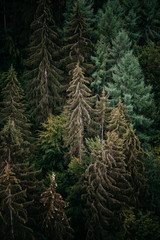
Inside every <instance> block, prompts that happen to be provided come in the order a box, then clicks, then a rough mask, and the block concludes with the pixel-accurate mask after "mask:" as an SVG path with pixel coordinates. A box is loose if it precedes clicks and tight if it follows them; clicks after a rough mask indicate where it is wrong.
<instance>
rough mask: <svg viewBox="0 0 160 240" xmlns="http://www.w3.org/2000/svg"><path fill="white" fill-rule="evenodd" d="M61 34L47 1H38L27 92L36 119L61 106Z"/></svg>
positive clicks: (44, 118) (29, 52)
mask: <svg viewBox="0 0 160 240" xmlns="http://www.w3.org/2000/svg"><path fill="white" fill-rule="evenodd" d="M59 49H60V47H59V36H58V33H57V27H56V25H55V22H54V20H53V17H52V13H51V10H50V6H49V3H48V0H39V1H38V6H37V9H36V13H35V17H34V21H33V22H32V24H31V37H30V43H29V46H28V49H27V51H28V59H27V60H26V66H27V67H28V72H27V75H26V78H27V79H28V84H27V86H28V87H27V92H28V98H29V102H30V105H31V113H32V116H33V117H34V118H36V120H37V122H39V121H44V120H46V119H47V117H48V114H49V113H52V112H55V111H57V110H56V109H57V108H58V107H59V106H60V99H61V97H60V87H61V84H60V82H61V81H62V79H63V78H62V71H61V70H60V68H59V64H58V61H59Z"/></svg>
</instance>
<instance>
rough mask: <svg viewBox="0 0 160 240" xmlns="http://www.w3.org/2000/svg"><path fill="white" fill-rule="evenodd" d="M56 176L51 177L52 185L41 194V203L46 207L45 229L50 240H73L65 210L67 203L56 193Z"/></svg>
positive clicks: (44, 215) (44, 212) (44, 216)
mask: <svg viewBox="0 0 160 240" xmlns="http://www.w3.org/2000/svg"><path fill="white" fill-rule="evenodd" d="M56 187H57V184H56V181H55V174H54V173H53V174H52V175H51V179H50V185H49V187H48V188H46V189H45V191H44V192H43V193H42V194H41V203H42V204H43V206H44V211H43V228H44V229H45V233H46V236H47V237H49V238H48V239H52V238H53V237H54V239H56V240H63V239H64V238H65V239H72V231H73V230H72V229H71V227H70V225H69V221H68V219H67V216H66V214H65V211H64V208H65V207H67V203H66V202H64V201H63V199H62V196H61V195H60V194H59V193H56Z"/></svg>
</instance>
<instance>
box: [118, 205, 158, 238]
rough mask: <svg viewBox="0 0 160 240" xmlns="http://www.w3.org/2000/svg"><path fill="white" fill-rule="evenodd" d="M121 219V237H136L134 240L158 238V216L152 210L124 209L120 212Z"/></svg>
mask: <svg viewBox="0 0 160 240" xmlns="http://www.w3.org/2000/svg"><path fill="white" fill-rule="evenodd" d="M120 215H121V219H122V232H123V235H124V236H123V238H122V239H129V240H132V239H136V240H146V239H151V240H155V239H157V240H158V239H159V237H160V230H159V226H160V223H159V220H158V217H157V216H155V215H154V213H153V212H150V211H146V212H142V211H138V212H137V211H136V209H134V208H129V209H124V210H123V211H122V212H121V214H120Z"/></svg>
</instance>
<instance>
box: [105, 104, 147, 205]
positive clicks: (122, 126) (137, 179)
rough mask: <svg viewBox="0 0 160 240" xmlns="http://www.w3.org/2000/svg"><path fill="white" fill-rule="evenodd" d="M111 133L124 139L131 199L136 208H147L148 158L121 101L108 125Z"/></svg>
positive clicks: (110, 117)
mask: <svg viewBox="0 0 160 240" xmlns="http://www.w3.org/2000/svg"><path fill="white" fill-rule="evenodd" d="M107 129H108V131H109V132H115V133H116V134H118V137H119V138H120V139H123V141H124V144H123V153H124V155H125V163H126V169H127V171H128V172H129V173H130V176H131V177H130V184H131V186H132V188H133V191H132V194H131V196H130V198H131V199H132V203H133V205H134V206H135V207H136V208H141V207H143V206H145V203H146V198H147V194H148V193H147V184H146V179H145V167H144V163H143V158H144V156H145V157H148V156H147V154H146V153H145V152H144V150H143V149H142V147H141V143H140V141H139V139H138V137H137V136H136V134H135V131H134V130H133V128H132V126H131V120H130V119H129V116H128V115H127V112H126V111H125V107H124V105H123V104H122V102H121V101H119V103H118V105H117V106H116V107H115V108H113V109H112V111H111V113H110V116H109V121H108V125H107Z"/></svg>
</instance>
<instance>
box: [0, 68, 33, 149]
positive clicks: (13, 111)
mask: <svg viewBox="0 0 160 240" xmlns="http://www.w3.org/2000/svg"><path fill="white" fill-rule="evenodd" d="M25 111H26V105H25V104H24V94H23V90H22V89H21V86H20V83H19V81H18V79H17V74H16V72H15V70H14V68H13V66H11V67H10V69H9V71H8V73H7V74H6V79H5V86H4V88H3V89H2V103H1V113H0V119H1V122H2V124H3V126H4V125H5V124H6V123H7V122H8V121H9V119H10V121H11V122H12V124H13V126H15V128H16V129H18V130H19V131H20V132H21V135H22V138H23V140H25V144H26V145H29V142H27V141H29V138H30V131H29V129H30V124H29V123H28V119H27V115H26V113H25Z"/></svg>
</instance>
